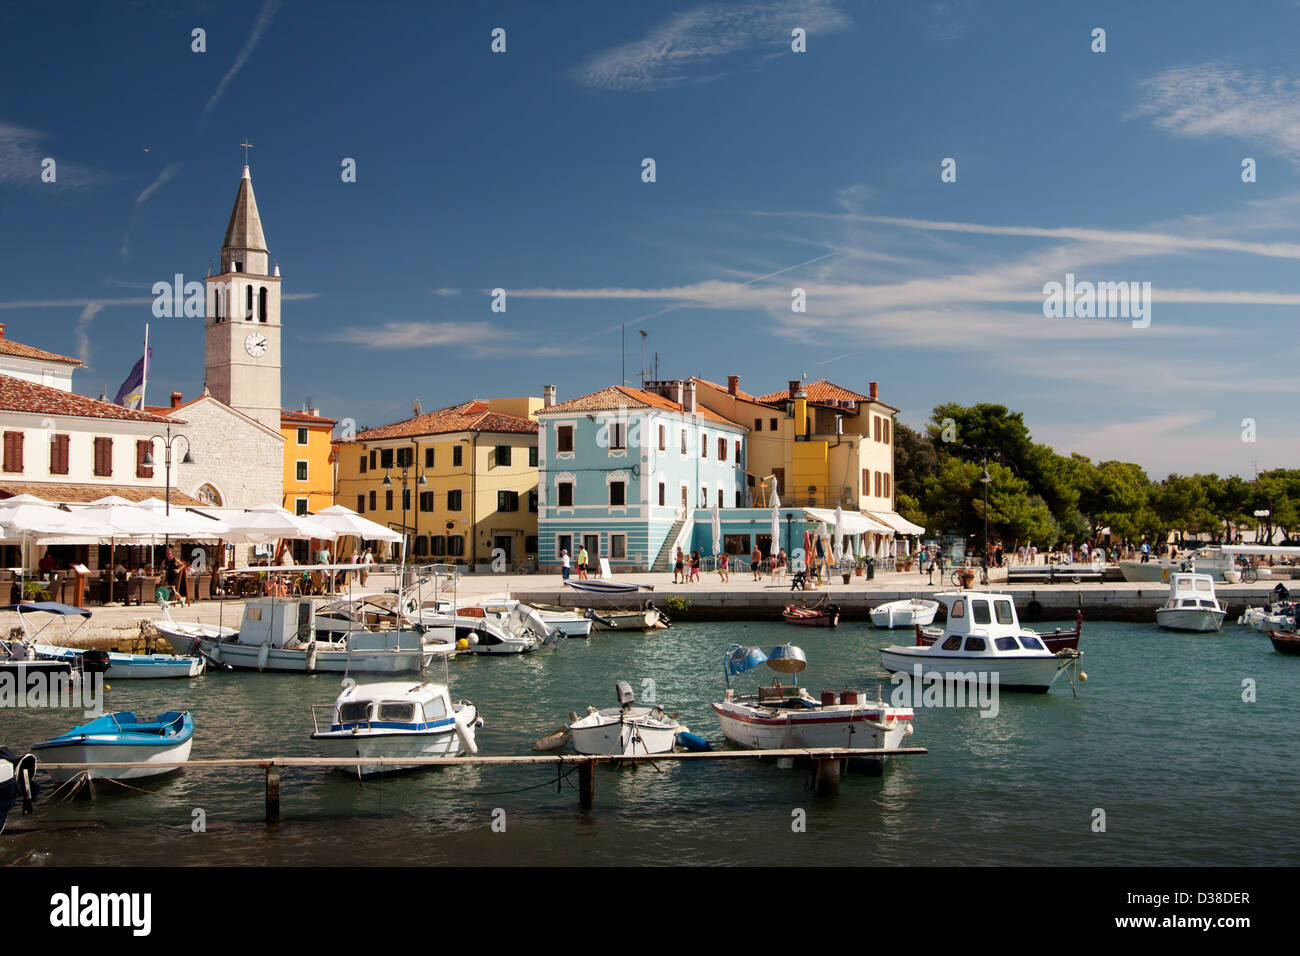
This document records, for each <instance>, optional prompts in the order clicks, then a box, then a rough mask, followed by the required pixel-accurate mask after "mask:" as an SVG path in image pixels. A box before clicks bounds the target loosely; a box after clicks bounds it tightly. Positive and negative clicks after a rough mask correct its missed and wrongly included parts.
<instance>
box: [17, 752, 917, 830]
mask: <svg viewBox="0 0 1300 956" xmlns="http://www.w3.org/2000/svg"><path fill="white" fill-rule="evenodd" d="M924 753H927V750H926V748H924V747H900V748H898V749H896V750H887V749H884V748H853V747H796V748H788V749H781V750H706V751H680V752H673V753H666V754H653V755H647V754H638V755H637V756H634V757H617V756H604V755H599V756H598V755H588V754H574V753H563V754H549V755H548V754H521V755H518V756H474V757H402V758H392V757H217V758H207V759H198V760H176V761H158V762H157V763H150V765H149V766H151V767H155V768H158V769H163V768H166V769H169V770H171V769H180V768H185V769H191V768H192V769H200V770H202V769H210V768H229V767H247V768H257V769H259V770H263V771H265V773H266V822H267V823H268V824H270V823H279V822H280V770H281V769H303V768H307V769H310V768H318V769H333V768H339V769H349V768H354V767H377V768H383V767H386V766H387V767H455V766H481V767H511V766H538V765H542V766H552V767H556V768H562V767H573V768H577V770H578V802H579V805H580V806H581V808H582V809H583V810H590V809H592V807H593V806H594V805H595V767H596V766H597V765H598V764H629V763H630V764H637V763H647V762H648V763H658V762H660V761H664V760H667V761H673V760H677V761H698V760H724V761H726V760H745V759H750V760H761V759H776V760H812V761H814V762H815V763H816V764H817V785H816V791H817V795H818V796H835V795H837V794H838V793H839V780H840V764H841V763H842V762H843V761H844V760H847V759H851V758H862V757H910V756H915V755H919V754H924ZM137 766H139V764H138V763H131V762H116V763H41V764H38V766H37V769H38V770H71V771H82V770H85V771H92V770H113V769H124V768H128V767H137Z"/></svg>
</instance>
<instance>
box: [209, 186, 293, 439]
mask: <svg viewBox="0 0 1300 956" xmlns="http://www.w3.org/2000/svg"><path fill="white" fill-rule="evenodd" d="M207 300H208V304H207V317H206V318H205V319H204V366H205V376H204V381H205V384H206V385H207V389H208V391H209V392H210V393H211V394H212V396H213V397H214V398H216V399H218V400H219V401H222V402H225V403H226V404H227V405H229V406H230V407H231V408H234V409H236V410H237V411H240V412H243V413H244V414H245V415H248V416H249V417H250V418H255V419H257V420H258V421H259V422H261V423H262V424H264V425H266V426H267V427H268V428H270V429H271V430H272V431H274V432H276V433H277V434H278V433H279V431H280V409H281V407H282V406H281V403H280V365H281V356H280V269H279V267H278V266H277V267H276V269H275V274H274V275H272V274H271V270H270V252H269V251H268V250H267V248H266V236H265V235H263V233H262V219H261V217H260V216H259V215H258V212H257V200H256V199H255V198H254V197H253V179H252V177H251V176H250V175H249V172H248V166H244V175H243V177H242V178H241V179H240V180H239V191H238V193H236V194H235V208H234V209H233V210H232V211H231V213H230V223H229V225H227V226H226V238H225V241H224V242H223V243H222V245H221V271H220V273H219V274H218V275H213V276H208V278H207Z"/></svg>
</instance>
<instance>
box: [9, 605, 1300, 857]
mask: <svg viewBox="0 0 1300 956" xmlns="http://www.w3.org/2000/svg"><path fill="white" fill-rule="evenodd" d="M1039 628H1040V629H1042V625H1039ZM1047 629H1050V626H1049V627H1048V628H1047ZM787 641H793V642H794V643H796V644H798V645H800V646H801V647H803V648H804V650H805V651H806V652H807V654H808V659H809V667H808V670H807V671H805V672H804V674H803V675H802V678H801V680H802V683H804V684H805V685H806V686H807V687H808V689H809V690H810V691H812V692H813V693H814V694H817V693H818V692H819V691H821V690H822V689H842V688H844V687H846V686H848V687H857V688H864V689H867V690H868V691H869V692H874V690H875V688H876V687H877V686H879V687H880V688H881V690H882V693H883V694H884V695H885V696H886V698H888V696H889V694H890V693H891V691H892V686H891V685H890V683H889V679H888V676H887V675H886V673H885V672H884V671H883V670H881V668H880V662H879V654H878V651H879V649H880V648H881V647H883V646H886V645H888V644H891V643H910V634H909V632H906V631H896V632H886V631H879V630H874V629H872V628H871V627H870V626H869V625H857V624H854V625H849V626H843V627H840V628H839V629H837V630H799V629H796V628H792V627H790V626H788V625H785V624H782V623H768V622H763V623H757V622H749V623H747V622H733V623H727V624H723V623H699V624H680V625H678V626H676V627H674V628H672V629H671V630H668V631H661V632H658V633H653V634H648V635H641V634H596V635H594V636H593V637H592V638H591V639H590V640H568V641H565V642H564V643H562V644H561V645H560V646H559V647H558V648H557V649H556V650H554V651H547V650H542V651H538V652H535V653H532V654H528V655H523V656H516V657H471V656H464V657H460V658H457V659H456V660H453V661H451V662H449V663H448V664H447V665H446V668H447V671H448V672H449V674H450V682H451V692H452V696H453V698H468V699H470V700H472V701H474V703H475V704H476V705H478V708H479V710H480V713H481V714H482V715H483V717H484V719H485V721H486V725H485V726H484V727H483V728H482V729H481V730H480V731H479V735H478V742H479V747H480V753H481V754H484V755H499V754H523V753H528V752H529V751H530V747H531V745H532V744H533V742H534V741H536V740H537V739H538V738H541V737H543V736H545V735H547V734H550V733H551V732H553V731H554V730H556V729H557V728H558V727H559V726H560V725H561V724H562V723H563V722H564V720H565V718H566V715H567V714H568V713H569V711H578V712H579V713H583V712H585V711H586V708H587V706H588V705H596V706H598V707H609V706H613V705H614V696H613V695H614V683H615V681H616V680H620V679H622V680H626V681H628V682H629V683H630V684H631V685H632V688H633V690H634V691H636V693H637V694H638V696H639V697H640V698H641V699H642V701H644V700H646V699H647V698H648V697H649V696H650V695H651V694H653V696H654V699H655V701H656V702H658V703H660V704H661V705H662V706H663V707H664V708H665V709H666V710H668V711H670V712H671V711H674V710H676V711H678V712H679V720H680V721H681V722H682V723H683V724H684V725H686V726H687V727H689V728H690V729H691V730H692V731H694V732H695V733H698V734H701V735H703V736H706V737H708V738H709V739H710V740H711V741H713V742H714V743H715V745H718V744H719V743H720V741H721V740H722V738H721V734H720V732H719V729H718V724H717V721H716V719H715V718H714V716H713V712H712V710H711V709H710V707H709V702H710V701H711V700H714V699H717V698H718V697H720V696H721V693H722V689H723V676H722V667H721V658H722V654H723V651H724V649H725V648H726V647H727V645H728V644H730V643H732V642H738V643H742V644H752V645H756V646H760V647H763V648H768V647H771V646H772V645H774V644H778V643H784V642H787ZM1081 648H1082V650H1083V651H1084V653H1085V657H1084V662H1083V669H1084V670H1085V671H1086V672H1087V674H1088V677H1089V680H1088V681H1086V682H1084V683H1081V684H1080V685H1079V687H1078V695H1077V697H1076V696H1074V695H1073V694H1072V692H1071V687H1070V684H1069V682H1068V681H1066V680H1064V679H1062V680H1060V681H1058V683H1057V685H1056V686H1055V687H1054V688H1053V690H1052V692H1051V693H1050V694H1046V695H1024V694H1010V693H1008V694H1003V695H1001V698H1000V701H999V705H1000V712H999V713H998V715H997V716H996V717H994V718H991V719H990V718H984V717H981V716H980V712H979V710H978V709H972V708H966V709H956V708H947V709H945V708H925V707H920V708H918V709H917V713H916V719H915V728H916V732H915V734H914V736H912V737H911V738H909V739H908V741H907V743H908V744H909V745H914V746H920V747H926V748H929V753H928V754H925V755H919V756H912V757H904V758H894V759H893V760H892V761H891V762H890V765H889V766H888V767H887V768H886V769H885V771H884V773H883V775H881V776H870V775H867V774H858V773H849V774H846V775H845V777H844V779H843V780H842V782H841V792H840V795H839V796H838V797H834V798H818V797H816V796H815V795H814V794H813V792H812V790H811V789H810V787H811V771H810V769H809V768H806V767H800V766H796V767H795V768H794V769H793V770H787V769H780V768H778V767H777V766H776V764H775V763H774V762H771V761H763V762H758V761H753V762H751V761H703V762H691V763H666V764H661V765H659V766H652V765H649V764H646V765H642V766H640V767H638V768H637V769H635V770H633V769H630V768H605V767H601V768H598V769H597V771H596V793H595V810H594V812H592V813H583V812H581V811H580V810H579V808H578V795H577V791H576V786H577V774H576V773H574V774H573V775H572V776H570V777H569V778H567V779H566V780H563V781H560V782H559V784H558V786H559V790H558V792H557V773H556V770H555V768H553V767H540V766H539V767H502V768H496V767H470V766H466V767H454V768H446V769H433V770H426V771H421V772H417V773H412V774H407V775H401V776H396V777H391V778H386V779H382V780H379V781H377V782H370V781H368V782H366V783H360V782H358V781H357V780H355V779H354V778H349V777H347V776H346V775H344V774H341V773H339V772H337V771H325V770H316V769H308V770H298V769H293V770H285V771H283V776H282V795H281V800H282V811H281V812H282V822H281V823H280V824H279V825H278V826H274V827H268V826H266V824H265V823H264V822H263V811H264V778H263V774H262V772H261V771H260V770H258V769H256V768H241V769H210V770H209V769H198V768H190V769H188V770H185V771H182V772H180V773H177V774H172V775H170V776H168V777H165V778H161V779H157V780H153V781H143V782H137V783H139V784H140V785H139V786H138V787H136V788H133V789H129V790H125V789H124V790H120V791H117V792H110V793H103V794H100V795H97V796H95V797H94V798H93V799H69V800H64V799H63V794H55V795H53V797H52V796H51V794H52V792H53V790H54V785H53V784H52V783H50V781H49V780H48V778H45V779H44V781H43V783H44V793H43V795H42V798H41V800H40V803H39V804H38V808H37V813H36V815H34V816H31V817H22V816H20V815H18V814H17V813H15V814H13V815H11V817H10V821H9V824H10V830H9V831H7V832H6V833H5V835H4V836H3V837H0V862H3V863H5V864H13V863H20V864H27V865H83V866H111V865H147V864H178V865H205V864H232V863H242V864H317V865H340V866H341V865H350V866H355V865H369V864H386V865H395V864H453V865H455V864H460V865H480V864H488V865H492V864H495V865H575V864H576V865H583V864H628V863H630V864H714V865H716V864H741V865H770V864H772V863H775V862H778V861H779V862H781V863H784V864H802V865H822V864H909V865H930V864H956V865H963V864H1064V865H1138V864H1143V865H1154V866H1167V865H1191V864H1205V865H1250V864H1294V863H1296V862H1297V860H1300V823H1297V819H1296V814H1295V812H1294V800H1295V794H1296V793H1297V791H1298V790H1300V761H1298V760H1297V747H1296V742H1297V738H1296V729H1295V728H1296V711H1297V705H1298V704H1300V659H1297V658H1287V657H1283V656H1281V655H1279V654H1276V653H1275V652H1274V651H1273V650H1272V647H1271V645H1270V644H1269V641H1268V639H1267V638H1266V637H1265V636H1263V635H1261V634H1258V633H1256V632H1254V631H1248V630H1245V629H1243V628H1239V627H1236V626H1235V625H1231V624H1229V625H1225V628H1224V630H1223V632H1222V633H1220V634H1211V635H1177V634H1172V633H1166V632H1162V631H1160V630H1158V629H1156V628H1155V627H1154V626H1152V625H1148V624H1127V623H1110V622H1100V623H1090V624H1087V625H1086V626H1085V631H1084V636H1083V641H1082V644H1081ZM443 668H444V665H443V664H441V663H439V664H436V665H435V668H434V670H433V672H432V675H431V677H432V679H434V680H441V679H442V676H443ZM773 676H774V675H772V674H771V673H770V672H769V671H768V670H767V668H759V669H758V670H757V671H752V672H750V673H749V674H745V675H743V676H741V677H739V678H736V679H735V682H736V684H737V686H739V687H741V688H746V687H752V686H753V685H754V684H756V683H758V682H760V681H761V682H767V681H769V680H771V679H772V677H773ZM362 679H363V680H366V679H375V678H362ZM109 685H110V687H109V689H108V690H107V691H106V692H105V707H106V709H108V710H134V711H136V712H137V713H141V714H150V715H152V714H155V713H158V712H160V711H163V710H169V709H189V710H192V711H193V712H194V719H195V725H196V732H195V737H194V748H193V753H192V755H191V756H192V758H193V759H197V758H210V757H245V756H313V755H314V752H313V749H312V743H311V740H310V739H309V735H310V733H311V731H312V720H311V705H313V704H329V703H330V702H331V701H332V700H333V699H334V697H335V696H336V694H337V693H338V689H339V678H338V677H337V676H333V675H311V676H306V675H289V674H257V673H235V674H209V675H206V676H204V677H201V678H198V679H195V680H191V681H170V680H161V681H134V682H133V681H120V682H118V683H116V684H114V683H113V681H112V679H111V677H110V680H109ZM1252 690H1253V694H1252V693H1251V692H1252ZM1243 696H1245V697H1247V698H1250V697H1252V696H1253V698H1254V699H1253V700H1248V699H1243ZM81 721H82V717H81V711H80V710H66V709H65V710H23V709H16V710H5V711H2V712H0V743H4V744H5V745H7V746H9V747H10V749H13V750H17V751H19V752H21V751H22V749H23V748H25V747H28V746H30V745H31V744H32V743H35V742H37V741H40V740H43V739H47V738H49V737H52V736H55V735H57V734H60V733H63V732H65V731H67V730H68V729H70V728H71V726H72V725H74V724H76V723H80V722H81ZM108 786H109V787H111V786H112V785H108ZM799 811H803V812H802V813H800V812H799ZM1103 813H1104V830H1102V829H1101V823H1102V820H1103V817H1102V814H1103ZM494 821H495V823H496V826H495V827H494V825H493V824H494ZM801 821H803V823H804V825H803V826H800V825H799V824H800V822H801Z"/></svg>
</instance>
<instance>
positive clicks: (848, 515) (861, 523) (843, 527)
mask: <svg viewBox="0 0 1300 956" xmlns="http://www.w3.org/2000/svg"><path fill="white" fill-rule="evenodd" d="M803 514H804V517H805V518H807V519H809V520H811V521H820V522H821V523H822V524H824V525H826V528H827V530H828V532H830V531H833V530H834V528H835V512H834V511H829V510H827V509H825V508H804V509H803ZM893 533H894V529H893V528H890V527H889V526H888V525H884V524H881V523H880V522H879V521H876V520H875V519H874V518H872V517H871V516H870V515H868V514H866V513H865V512H861V511H843V512H841V513H840V534H893Z"/></svg>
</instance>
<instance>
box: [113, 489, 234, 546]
mask: <svg viewBox="0 0 1300 956" xmlns="http://www.w3.org/2000/svg"><path fill="white" fill-rule="evenodd" d="M135 505H136V507H137V508H141V509H144V510H146V511H149V512H150V513H152V514H154V515H157V516H158V517H159V518H161V519H162V521H163V522H164V523H165V524H166V525H167V526H168V528H169V530H168V531H167V532H166V533H167V534H170V535H171V536H172V537H174V538H213V539H216V538H224V537H225V534H226V525H225V522H223V521H222V520H221V519H219V518H210V517H207V516H206V515H202V514H198V513H196V512H193V511H190V510H188V509H186V508H182V507H176V508H172V509H171V512H170V513H168V509H167V502H165V501H163V500H162V499H161V498H146V499H145V500H144V501H137V502H136V503H135Z"/></svg>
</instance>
